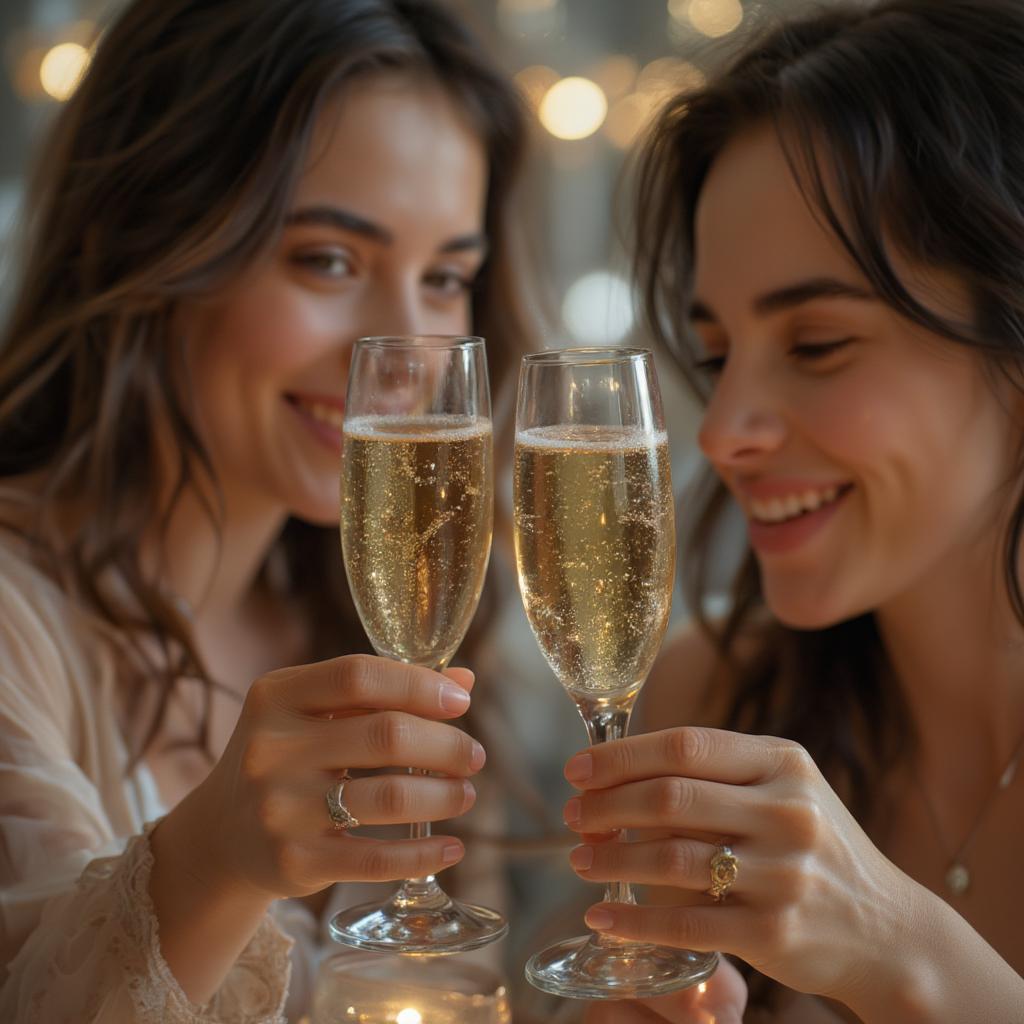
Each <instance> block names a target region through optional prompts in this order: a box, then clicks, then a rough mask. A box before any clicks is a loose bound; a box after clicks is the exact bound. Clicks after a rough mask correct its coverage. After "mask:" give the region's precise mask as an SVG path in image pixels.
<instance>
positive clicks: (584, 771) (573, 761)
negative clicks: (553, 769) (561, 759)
mask: <svg viewBox="0 0 1024 1024" xmlns="http://www.w3.org/2000/svg"><path fill="white" fill-rule="evenodd" d="M593 774H594V758H593V756H592V755H591V754H577V755H576V756H575V757H573V758H570V760H569V763H568V764H567V765H566V766H565V777H566V778H567V779H568V780H569V781H570V782H586V781H587V779H589V778H590V777H591V775H593Z"/></svg>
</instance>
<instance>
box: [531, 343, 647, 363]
mask: <svg viewBox="0 0 1024 1024" xmlns="http://www.w3.org/2000/svg"><path fill="white" fill-rule="evenodd" d="M651 355H653V353H652V351H651V349H649V348H639V347H633V348H609V347H607V346H599V345H589V346H580V347H574V348H552V349H545V350H544V351H543V352H529V353H527V354H526V355H525V356H523V365H524V366H534V365H543V364H545V363H550V364H559V363H564V364H567V365H572V366H602V365H605V364H611V363H628V362H631V361H632V360H639V359H647V358H649V357H650V356H651Z"/></svg>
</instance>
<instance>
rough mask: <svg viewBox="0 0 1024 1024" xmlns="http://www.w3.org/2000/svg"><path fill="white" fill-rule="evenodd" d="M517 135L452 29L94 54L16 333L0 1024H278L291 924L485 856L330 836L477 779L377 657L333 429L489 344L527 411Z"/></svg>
mask: <svg viewBox="0 0 1024 1024" xmlns="http://www.w3.org/2000/svg"><path fill="white" fill-rule="evenodd" d="M524 124H525V121H524V118H523V115H522V112H521V109H520V105H519V102H518V97H517V94H516V92H515V91H514V89H513V88H512V87H511V86H510V85H509V84H508V83H507V82H506V81H505V80H504V79H503V78H502V77H501V76H500V75H498V74H497V73H496V72H495V71H494V70H492V68H491V66H490V65H489V64H488V62H487V60H486V58H485V57H484V55H483V54H482V52H481V50H480V48H479V46H478V45H477V43H476V42H475V41H474V40H473V39H472V38H471V37H470V36H469V34H468V33H467V32H466V30H465V29H464V27H463V26H462V25H461V24H460V23H459V21H458V20H457V19H456V18H455V17H454V16H453V15H451V14H450V13H448V12H447V11H446V9H445V8H444V7H443V6H441V5H440V4H439V3H436V2H434V0H258V2H245V0H220V2H215V3H210V2H207V0H135V2H132V3H130V4H129V5H128V6H127V8H126V9H125V10H124V11H123V13H122V14H121V15H120V16H119V17H118V18H117V20H116V21H115V22H114V23H113V24H112V25H111V26H110V27H109V29H108V30H107V31H106V32H105V34H104V35H103V37H102V39H101V41H100V43H99V46H98V48H97V51H96V54H95V58H94V60H93V62H92V65H91V67H90V70H89V72H88V74H87V75H86V77H85V79H84V80H83V81H82V83H81V85H80V86H79V88H78V90H77V92H76V93H75V95H74V97H73V98H72V99H71V100H70V102H69V103H68V104H67V106H66V107H65V108H64V109H63V110H62V111H61V113H60V116H59V117H58V118H57V120H56V123H55V124H54V126H53V128H52V131H51V133H50V135H49V138H48V142H47V144H46V146H45V148H44V150H43V152H42V153H41V155H40V158H39V162H38V165H37V169H36V173H35V176H34V178H33V179H32V183H31V189H30V195H29V201H28V204H27V211H28V216H27V218H26V224H25V232H26V234H25V243H26V244H25V249H24V257H23V266H22V275H21V283H20V288H19V290H18V293H17V298H16V302H15V305H14V307H13V309H12V311H11V316H10V320H9V323H8V324H7V326H6V329H5V331H4V333H3V335H2V337H0V522H2V529H0V835H2V844H0V846H2V850H3V852H2V854H0V890H2V897H0V899H2V907H3V911H2V914H0V958H2V962H3V964H4V965H5V966H4V970H3V976H2V989H0V1018H2V1019H3V1020H5V1021H19V1022H21V1021H38V1022H50V1021H57V1020H71V1019H74V1020H75V1021H111V1022H114V1021H117V1022H124V1021H162V1022H168V1021H170V1022H173V1021H190V1022H191V1021H200V1020H202V1021H207V1020H208V1021H218V1020H246V1021H257V1020H260V1021H264V1020H265V1021H270V1020H275V1021H276V1020H281V1019H283V1018H282V1016H281V1014H282V1012H283V1010H282V1006H283V1001H284V998H285V992H286V990H287V987H288V973H289V972H288V946H289V942H288V940H286V939H285V938H284V937H283V936H282V934H281V932H280V931H279V930H278V929H277V927H276V926H275V925H274V924H273V923H272V921H271V920H270V919H268V917H267V916H266V915H267V910H268V907H273V909H274V911H275V914H277V915H278V916H279V917H282V919H283V915H285V911H286V910H287V913H288V915H290V916H291V918H294V917H295V914H296V913H299V910H301V908H299V910H297V909H296V904H295V901H289V903H288V904H287V905H285V904H282V903H280V902H278V901H280V900H281V899H282V898H283V897H293V896H294V897H307V896H312V894H316V893H318V892H321V891H322V890H324V889H325V887H326V886H328V885H329V884H330V883H332V882H335V881H339V880H341V881H346V880H378V881H379V880H390V879H397V878H403V877H416V876H421V875H424V874H428V873H431V872H435V871H439V870H441V869H442V868H443V867H445V866H448V865H451V864H452V863H454V862H456V861H458V860H459V859H460V858H461V856H462V854H463V852H464V851H463V848H462V845H461V843H460V842H459V841H458V840H457V839H455V838H453V837H452V836H447V837H446V836H444V835H440V836H434V837H432V838H429V839H424V840H416V841H412V840H398V841H386V840H375V839H371V838H368V837H365V836H353V835H350V834H348V833H346V832H344V831H341V830H336V829H334V828H332V820H331V817H329V816H328V806H327V804H326V803H325V798H324V797H325V790H326V789H327V788H328V783H329V782H330V780H331V778H333V777H336V776H337V775H338V773H339V772H340V771H342V770H346V769H348V768H366V769H373V768H377V767H387V766H391V765H406V764H408V765H411V766H415V767H418V768H422V769H429V770H433V771H434V772H437V773H439V774H440V775H441V776H444V777H425V776H422V775H417V776H412V775H408V774H405V773H403V774H400V775H398V774H384V775H379V774H378V775H372V774H371V775H369V776H367V777H360V778H358V779H355V780H354V781H352V782H350V783H348V785H347V786H346V788H345V791H344V798H345V806H346V807H347V808H348V810H349V811H351V813H352V814H353V815H355V817H356V818H358V819H360V820H361V821H362V822H363V823H364V824H386V823H398V822H405V821H408V820H409V819H410V818H414V819H415V820H417V821H418V820H434V819H444V818H451V817H455V816H457V815H459V814H460V813H462V812H463V811H464V810H466V809H467V808H468V807H469V806H470V805H471V804H472V802H473V790H472V786H471V785H470V784H469V783H468V782H467V781H466V780H467V779H468V778H469V777H470V776H472V775H473V774H474V773H475V772H477V771H478V770H479V768H480V766H481V764H482V763H483V756H484V755H483V750H482V748H481V747H480V745H479V744H478V743H476V742H475V741H473V740H471V739H470V737H469V736H467V735H466V733H464V732H462V731H461V730H459V729H457V728H454V727H453V726H451V725H448V724H446V720H448V719H451V718H454V717H457V716H458V715H460V714H462V713H463V712H464V711H465V710H466V708H467V706H468V704H469V697H468V692H467V691H468V690H469V689H470V688H471V684H472V676H471V674H470V673H468V672H467V671H466V670H456V669H453V670H450V671H448V672H447V673H445V674H444V675H440V674H437V673H432V672H429V671H427V670H423V669H415V668H408V667H402V666H398V665H396V664H395V663H393V662H387V661H384V660H381V659H376V658H371V657H369V656H367V655H366V654H359V653H358V652H361V651H366V650H368V647H367V644H366V640H365V637H364V635H363V633H362V630H361V629H360V627H359V624H358V621H357V619H356V616H355V614H354V611H353V608H352V604H351V601H350V598H349V595H348V592H347V589H346V586H345V583H344V579H343V576H342V573H341V567H340V552H339V548H338V536H337V516H338V509H337V487H338V453H339V451H340V431H339V421H340V416H341V405H340V402H341V398H342V396H343V395H344V389H345V371H346V367H347V365H348V358H349V354H350V352H351V348H352V345H353V343H354V341H355V339H356V338H357V337H359V336H360V335H365V334H382V333H393V334H412V333H417V334H427V333H430V334H464V333H467V332H468V331H469V330H470V328H471V327H472V329H473V330H475V331H477V332H479V333H482V334H484V335H486V336H487V338H488V342H489V349H490V366H491V371H492V379H493V380H494V381H495V383H496V384H498V385H500V382H501V380H502V378H503V377H504V376H505V374H506V372H507V370H508V369H509V368H510V367H511V366H512V365H513V363H514V361H515V357H516V354H517V349H518V347H519V346H520V345H521V344H522V340H523V339H524V338H525V337H526V334H527V332H526V325H525V324H524V323H523V317H522V307H521V305H519V304H518V303H517V288H516V286H515V282H514V281H513V276H512V270H513V262H512V261H513V250H514V244H513V238H512V236H511V234H510V231H509V198H510V193H511V191H512V188H513V185H514V181H515V178H516V174H517V170H518V165H519V163H520V154H521V150H522V148H523V140H524V136H525V128H524ZM336 655H345V656H342V657H335V656H336ZM310 662H313V663H312V664H310ZM287 665H303V666H304V667H301V668H291V669H282V666H287ZM274 670H277V671H274ZM446 677H447V678H446ZM254 680H255V682H253V681H254ZM339 759H340V760H341V762H342V763H340V764H339V763H338V762H339ZM332 816H333V814H332ZM154 821H156V822H157V824H156V826H155V827H154V826H153V825H152V824H147V823H152V822H154ZM311 902H315V900H311ZM307 916H308V915H307ZM310 930H312V929H310ZM297 988H298V989H301V984H293V996H301V992H296V991H295V990H296V989H297Z"/></svg>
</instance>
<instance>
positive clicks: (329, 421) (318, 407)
mask: <svg viewBox="0 0 1024 1024" xmlns="http://www.w3.org/2000/svg"><path fill="white" fill-rule="evenodd" d="M289 397H290V401H291V402H292V404H293V405H296V406H298V407H299V408H300V409H301V410H302V411H303V412H304V413H306V414H308V415H309V416H311V417H312V418H313V419H315V420H316V421H317V422H318V423H323V424H326V425H327V426H328V427H331V428H332V429H334V430H339V431H340V430H341V429H342V427H343V426H344V425H345V414H344V413H343V412H342V411H341V409H338V408H336V407H335V406H332V405H325V404H324V403H323V402H317V401H312V400H309V399H305V398H298V397H297V396H295V395H292V396H289Z"/></svg>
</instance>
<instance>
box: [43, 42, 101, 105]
mask: <svg viewBox="0 0 1024 1024" xmlns="http://www.w3.org/2000/svg"><path fill="white" fill-rule="evenodd" d="M89 60H90V57H89V51H88V50H87V49H86V48H85V47H84V46H82V44H81V43H58V44H57V45H56V46H54V47H52V48H51V49H50V50H49V51H47V54H46V56H45V57H43V59H42V62H41V63H40V65H39V81H40V82H41V83H42V86H43V88H44V89H45V90H46V92H47V93H48V94H49V95H50V96H52V97H53V98H54V99H55V100H61V101H63V100H66V99H68V98H69V97H70V96H71V94H72V93H73V92H74V91H75V89H76V88H77V87H78V83H79V82H80V81H81V80H82V76H83V75H84V74H85V72H86V69H87V68H88V66H89Z"/></svg>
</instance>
